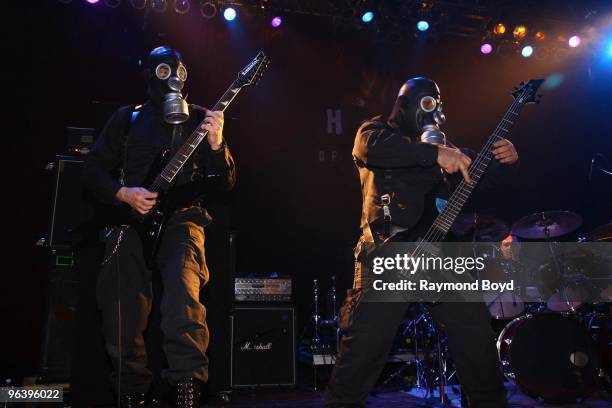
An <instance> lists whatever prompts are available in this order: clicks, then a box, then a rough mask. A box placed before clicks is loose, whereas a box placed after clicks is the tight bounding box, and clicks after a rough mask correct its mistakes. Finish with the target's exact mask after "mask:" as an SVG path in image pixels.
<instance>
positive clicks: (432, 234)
mask: <svg viewBox="0 0 612 408" xmlns="http://www.w3.org/2000/svg"><path fill="white" fill-rule="evenodd" d="M542 82H544V80H543V79H532V80H529V81H526V82H521V84H520V86H519V87H517V88H515V90H514V91H513V92H512V96H513V97H514V101H513V102H512V103H511V104H510V107H508V109H507V110H506V113H505V114H504V116H503V117H502V119H501V120H500V121H499V123H498V124H497V127H496V128H495V130H494V131H493V133H492V134H491V135H490V136H489V138H488V139H487V142H486V143H485V145H484V148H483V149H482V150H481V151H480V153H478V155H477V156H476V159H474V161H473V162H472V164H471V165H470V168H469V174H470V177H471V179H472V181H471V182H470V183H468V182H466V181H465V179H462V180H461V182H460V183H459V185H458V186H457V188H456V189H455V190H454V192H453V193H452V194H451V196H450V198H449V199H448V202H447V204H446V206H445V208H444V209H443V210H442V211H440V212H439V213H437V211H435V209H433V208H432V209H431V210H430V211H429V212H428V214H427V215H424V216H422V217H421V220H420V221H419V222H418V223H417V224H416V225H415V226H414V227H413V228H410V229H409V230H406V231H403V232H400V233H398V234H396V235H394V236H392V237H390V238H389V239H388V240H387V241H386V242H385V243H383V244H382V245H379V246H378V248H376V249H374V250H373V251H372V252H371V253H370V254H368V257H369V258H372V257H373V256H378V254H379V253H381V252H382V251H385V250H386V249H387V248H386V245H385V244H386V243H387V242H388V243H393V242H410V243H415V246H414V249H413V250H412V251H411V256H412V257H415V256H417V255H418V254H425V255H429V256H436V255H438V253H437V250H438V248H437V246H436V245H434V244H435V243H436V242H442V241H443V240H444V239H445V238H446V235H447V234H448V231H449V230H450V228H451V226H452V225H453V223H454V222H455V219H456V218H457V216H458V215H459V213H460V212H461V210H462V209H463V206H464V205H465V203H466V201H467V200H468V198H469V197H470V195H471V194H472V192H473V191H474V188H475V187H476V185H477V184H478V181H479V180H480V179H481V177H482V175H483V174H484V172H485V170H486V169H487V167H488V166H489V163H490V162H491V160H493V159H494V157H493V144H494V143H495V142H497V141H499V140H501V139H508V136H509V131H510V127H511V126H512V124H513V123H514V122H515V121H516V119H517V117H518V116H519V113H520V111H521V108H522V107H523V106H524V105H526V104H528V103H539V98H540V96H541V95H537V91H538V88H539V87H540V85H542ZM430 198H431V197H430ZM436 213H437V216H436V215H435V214H436ZM432 220H433V222H432ZM402 272H405V271H400V274H402V275H404V276H405V277H408V276H409V274H407V273H406V274H404V273H402Z"/></svg>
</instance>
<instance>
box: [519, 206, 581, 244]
mask: <svg viewBox="0 0 612 408" xmlns="http://www.w3.org/2000/svg"><path fill="white" fill-rule="evenodd" d="M581 225H582V217H581V216H579V215H578V214H576V213H573V212H571V211H545V212H539V213H535V214H531V215H527V216H525V217H523V218H521V219H520V220H518V221H517V222H515V223H514V224H512V234H514V235H517V236H519V237H521V238H527V239H543V238H554V237H560V236H561V235H565V234H569V233H570V232H572V231H574V230H576V229H577V228H578V227H580V226H581Z"/></svg>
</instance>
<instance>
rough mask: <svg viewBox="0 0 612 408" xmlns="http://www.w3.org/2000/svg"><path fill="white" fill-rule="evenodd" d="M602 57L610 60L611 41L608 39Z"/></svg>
mask: <svg viewBox="0 0 612 408" xmlns="http://www.w3.org/2000/svg"><path fill="white" fill-rule="evenodd" d="M604 56H605V57H606V58H607V59H610V58H612V39H609V40H608V41H607V42H606V46H605V48H604Z"/></svg>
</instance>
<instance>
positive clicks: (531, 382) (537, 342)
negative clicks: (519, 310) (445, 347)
mask: <svg viewBox="0 0 612 408" xmlns="http://www.w3.org/2000/svg"><path fill="white" fill-rule="evenodd" d="M497 350H498V353H499V359H500V361H501V364H502V369H503V371H504V375H505V376H506V378H507V379H508V380H509V381H511V382H513V383H515V384H516V385H517V386H518V387H519V388H520V389H521V390H522V391H523V392H524V393H526V394H527V395H529V396H531V397H533V398H540V399H543V400H544V401H547V402H568V401H572V402H575V400H576V399H577V398H584V397H586V396H588V395H589V394H590V393H591V392H593V391H594V390H595V388H596V387H597V371H598V367H599V362H598V358H597V353H596V349H595V345H594V342H593V340H592V339H591V336H590V334H589V332H588V331H587V329H585V328H584V327H583V326H582V325H581V324H580V323H579V322H578V320H576V318H575V317H573V316H564V315H561V314H556V313H539V314H535V315H532V314H527V315H524V316H521V317H518V318H516V319H514V320H513V321H511V322H510V323H509V324H508V325H507V326H506V327H505V328H504V330H502V332H501V333H500V335H499V338H498V340H497Z"/></svg>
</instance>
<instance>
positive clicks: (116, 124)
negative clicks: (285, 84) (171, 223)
mask: <svg viewBox="0 0 612 408" xmlns="http://www.w3.org/2000/svg"><path fill="white" fill-rule="evenodd" d="M203 119H204V114H203V112H201V111H200V110H199V109H196V108H194V107H193V105H192V106H190V117H189V120H188V121H186V122H184V123H182V124H180V125H170V124H167V123H166V122H164V120H163V117H162V115H161V112H160V111H159V110H158V109H155V108H154V106H153V105H152V104H151V103H150V102H147V103H145V104H144V105H143V106H142V107H141V108H140V109H137V110H135V109H134V107H133V106H125V107H122V108H120V109H119V110H117V111H116V112H115V113H114V114H113V116H112V117H111V118H110V119H109V121H108V122H107V123H106V126H105V127H104V129H103V130H102V132H101V134H100V137H99V138H98V140H97V141H96V143H95V144H94V147H93V149H92V151H91V152H90V153H89V155H88V157H87V161H86V163H85V168H84V173H83V179H84V185H85V187H86V188H87V189H88V190H90V191H91V192H92V193H93V194H94V196H95V197H96V198H97V199H98V200H99V201H100V202H102V203H104V204H118V201H117V199H116V197H115V195H116V193H117V191H118V190H119V189H120V188H121V187H122V184H121V183H120V181H119V169H121V168H123V172H124V180H123V181H124V185H125V186H127V187H144V188H147V187H148V186H145V185H143V183H144V182H145V178H146V177H147V175H148V173H149V171H150V169H151V165H152V164H153V163H154V161H155V160H156V158H158V157H159V155H160V153H161V152H162V151H164V150H165V149H172V148H174V149H176V148H177V147H178V146H180V145H181V144H182V142H183V140H186V139H187V138H188V137H189V136H190V135H191V134H192V132H193V131H194V130H195V128H196V126H197V125H198V124H200V122H201V121H202V120H203ZM126 134H127V137H126ZM173 139H174V140H173ZM209 174H216V175H218V176H219V177H218V182H217V183H216V184H215V189H216V190H220V191H228V190H231V188H232V187H233V185H234V182H235V166H234V160H233V158H232V156H231V154H230V151H229V148H228V147H227V145H226V144H225V142H223V145H222V147H221V149H219V150H217V151H213V150H212V149H211V148H210V146H209V145H208V143H207V141H206V140H204V141H202V143H201V144H200V146H199V147H198V149H196V151H195V152H194V154H193V155H192V156H191V157H190V158H189V160H188V161H187V162H186V163H185V165H184V167H183V169H182V170H181V171H180V172H179V174H178V175H177V176H176V178H175V181H174V182H175V184H176V186H180V187H181V189H185V187H186V189H189V190H190V195H191V197H190V198H191V199H192V200H196V199H197V198H198V197H199V196H200V195H201V194H202V193H204V192H205V191H203V185H204V184H203V183H198V180H201V179H203V178H205V177H206V176H207V175H209Z"/></svg>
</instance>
